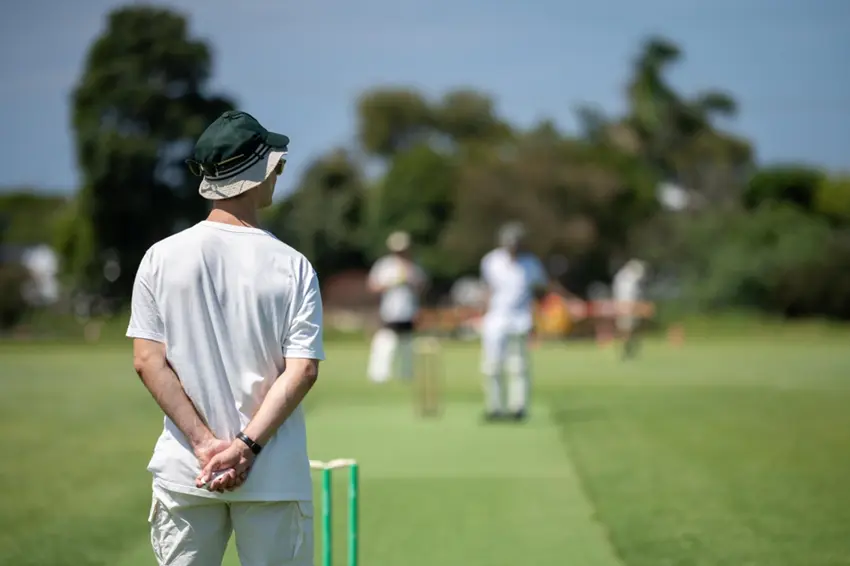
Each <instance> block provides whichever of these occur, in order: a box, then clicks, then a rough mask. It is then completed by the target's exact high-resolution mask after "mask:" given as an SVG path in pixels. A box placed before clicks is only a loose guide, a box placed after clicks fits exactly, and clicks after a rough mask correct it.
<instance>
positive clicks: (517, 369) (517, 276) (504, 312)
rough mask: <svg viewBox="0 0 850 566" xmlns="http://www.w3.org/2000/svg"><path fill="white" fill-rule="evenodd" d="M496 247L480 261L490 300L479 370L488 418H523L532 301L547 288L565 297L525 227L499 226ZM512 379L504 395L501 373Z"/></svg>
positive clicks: (527, 388)
mask: <svg viewBox="0 0 850 566" xmlns="http://www.w3.org/2000/svg"><path fill="white" fill-rule="evenodd" d="M498 240H499V247H498V248H496V249H494V250H493V251H491V252H489V253H488V254H487V255H485V256H484V258H483V259H482V260H481V279H482V281H483V282H484V284H485V285H486V286H487V291H488V293H487V294H488V298H487V307H486V312H485V314H484V317H483V319H482V321H481V346H482V348H481V349H482V360H481V365H482V367H481V369H482V372H483V374H484V378H485V379H484V389H485V402H486V413H485V418H486V419H487V420H499V419H503V418H511V419H513V420H522V419H524V418H525V417H526V415H527V413H528V406H529V397H530V394H531V375H530V364H529V355H528V342H529V336H530V335H531V332H532V329H533V326H534V324H533V307H534V299H535V297H537V296H540V295H542V294H543V293H545V292H547V291H553V292H556V293H558V294H560V295H566V296H569V293H568V292H567V291H566V290H565V289H564V288H563V287H562V286H561V285H560V284H559V283H557V282H555V281H552V280H551V279H550V278H549V276H548V275H547V273H546V270H545V269H544V267H543V264H542V263H541V261H540V260H539V259H538V258H537V257H536V256H535V255H534V254H532V253H530V252H528V251H527V250H526V249H525V245H524V244H525V228H524V227H523V225H522V224H520V223H517V222H511V223H508V224H506V225H504V226H503V227H502V228H501V229H500V230H499V236H498ZM506 373H510V375H511V379H510V384H509V388H508V391H507V399H505V397H506V395H505V387H504V382H505V378H504V376H505V374H506Z"/></svg>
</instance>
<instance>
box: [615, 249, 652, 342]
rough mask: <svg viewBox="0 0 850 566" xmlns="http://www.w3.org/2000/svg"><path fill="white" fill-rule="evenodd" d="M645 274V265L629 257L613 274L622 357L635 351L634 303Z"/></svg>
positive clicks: (635, 323)
mask: <svg viewBox="0 0 850 566" xmlns="http://www.w3.org/2000/svg"><path fill="white" fill-rule="evenodd" d="M645 276H646V266H645V265H644V263H643V262H642V261H640V260H637V259H631V260H629V261H627V262H626V264H625V265H624V266H623V267H622V268H620V270H619V271H618V272H617V273H616V274H615V275H614V284H613V291H614V301H615V302H616V304H617V315H616V317H617V318H616V325H617V333H618V334H619V338H620V340H622V343H623V359H631V358H633V357H634V356H635V354H636V353H637V346H638V344H637V332H636V331H637V325H638V317H637V312H636V304H637V302H638V301H640V300H641V284H642V283H643V280H644V277H645Z"/></svg>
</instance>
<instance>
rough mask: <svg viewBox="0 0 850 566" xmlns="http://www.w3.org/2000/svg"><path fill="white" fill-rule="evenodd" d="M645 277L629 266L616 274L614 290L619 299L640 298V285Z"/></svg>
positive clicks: (631, 299)
mask: <svg viewBox="0 0 850 566" xmlns="http://www.w3.org/2000/svg"><path fill="white" fill-rule="evenodd" d="M642 279H643V277H642V276H641V275H640V273H638V272H636V271H635V270H633V269H629V268H628V267H623V268H622V269H620V270H619V271H618V272H617V274H616V275H614V282H613V291H614V299H615V300H617V301H626V302H631V301H637V300H638V299H639V298H640V286H641V280H642Z"/></svg>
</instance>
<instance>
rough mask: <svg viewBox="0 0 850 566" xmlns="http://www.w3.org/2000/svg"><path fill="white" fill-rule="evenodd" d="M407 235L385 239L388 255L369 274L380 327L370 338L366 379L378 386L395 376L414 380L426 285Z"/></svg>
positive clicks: (403, 233)
mask: <svg viewBox="0 0 850 566" xmlns="http://www.w3.org/2000/svg"><path fill="white" fill-rule="evenodd" d="M410 247H411V242H410V235H409V234H408V233H407V232H394V233H392V234H390V236H389V237H388V238H387V248H388V249H389V251H390V253H389V254H388V255H385V256H384V257H382V258H380V259H379V260H378V261H376V262H375V265H373V266H372V269H371V271H370V272H369V281H368V285H369V289H370V290H371V291H372V292H373V293H378V294H380V295H381V304H380V307H379V316H380V319H381V328H379V329H378V331H377V332H375V335H374V336H373V337H372V348H371V351H370V355H369V367H368V370H367V372H368V375H369V379H371V380H372V381H374V382H377V383H380V382H384V381H387V380H388V379H390V378H391V377H392V376H393V367H394V364H395V363H396V362H397V363H398V375H399V376H400V377H402V378H404V379H410V378H412V377H413V355H414V352H413V337H414V330H415V323H416V315H417V314H418V313H419V297H420V295H421V293H422V292H423V291H424V289H425V286H426V284H427V278H426V275H425V272H424V271H423V270H422V268H421V267H420V266H418V265H417V264H416V263H415V262H414V261H413V260H412V259H411V255H410Z"/></svg>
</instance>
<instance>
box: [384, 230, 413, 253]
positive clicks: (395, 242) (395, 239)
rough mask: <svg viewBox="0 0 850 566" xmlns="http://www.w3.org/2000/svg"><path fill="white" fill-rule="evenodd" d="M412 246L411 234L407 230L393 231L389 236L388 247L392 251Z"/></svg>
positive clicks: (403, 249)
mask: <svg viewBox="0 0 850 566" xmlns="http://www.w3.org/2000/svg"><path fill="white" fill-rule="evenodd" d="M409 247H410V234H408V233H407V232H402V231H398V232H393V233H392V234H390V235H389V236H388V237H387V248H389V250H390V251H391V252H394V253H399V252H403V251H405V250H407V249H408V248H409Z"/></svg>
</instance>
